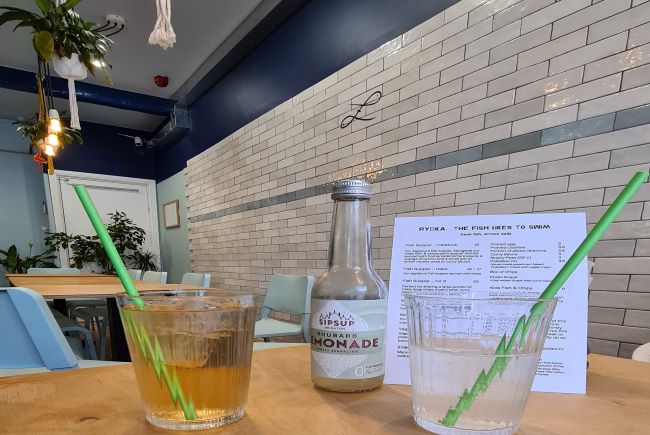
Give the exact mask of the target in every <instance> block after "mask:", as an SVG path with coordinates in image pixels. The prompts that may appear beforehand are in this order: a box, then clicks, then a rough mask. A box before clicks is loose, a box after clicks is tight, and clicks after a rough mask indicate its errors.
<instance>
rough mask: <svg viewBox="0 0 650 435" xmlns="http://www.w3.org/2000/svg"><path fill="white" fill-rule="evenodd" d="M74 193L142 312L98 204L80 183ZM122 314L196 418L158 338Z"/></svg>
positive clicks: (176, 395)
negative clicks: (96, 206)
mask: <svg viewBox="0 0 650 435" xmlns="http://www.w3.org/2000/svg"><path fill="white" fill-rule="evenodd" d="M74 190H75V192H77V196H78V197H79V201H81V205H83V208H84V210H85V211H86V214H87V215H88V219H90V223H91V224H92V225H93V228H94V229H95V232H96V233H97V237H99V241H100V242H101V243H102V246H103V247H104V250H105V251H106V255H108V258H109V260H110V261H111V264H112V265H113V268H114V269H115V272H116V273H117V276H118V277H119V278H120V281H121V282H122V286H123V287H124V290H125V291H126V294H127V295H129V296H130V297H132V298H133V302H134V303H135V305H136V306H137V307H138V308H140V309H143V308H144V307H145V305H144V302H143V301H142V299H140V294H139V293H138V289H137V288H136V286H135V284H134V283H133V281H132V280H131V276H130V275H129V272H128V271H127V270H126V266H125V265H124V262H123V261H122V258H121V257H120V254H119V253H118V252H117V249H116V248H115V244H114V243H113V240H112V239H111V236H110V235H109V234H108V231H107V230H106V227H104V223H103V222H102V219H101V217H100V216H99V213H97V209H96V208H95V204H93V200H92V199H91V198H90V195H88V191H87V190H86V186H83V185H81V184H78V185H76V186H75V187H74ZM122 314H123V315H124V318H125V323H126V325H127V328H128V330H129V334H130V335H131V337H132V338H133V339H135V340H136V341H137V343H138V346H139V347H140V350H141V354H142V356H143V358H144V359H145V360H147V361H149V362H150V363H151V364H152V365H153V368H154V370H155V372H156V378H157V379H158V382H159V383H160V384H161V385H162V381H163V380H164V381H165V384H166V385H167V391H169V395H170V396H171V398H172V401H173V402H174V404H180V406H181V409H182V410H183V414H184V415H185V419H186V420H195V419H197V418H198V415H197V414H196V409H195V408H194V403H193V402H192V399H191V398H190V400H189V401H187V400H186V398H185V394H183V389H182V388H181V384H180V382H179V380H178V377H177V375H176V369H175V368H173V370H172V373H171V374H170V373H169V369H168V368H167V364H166V363H165V359H164V356H163V354H162V349H161V347H160V343H159V342H158V338H157V337H154V340H153V343H152V340H151V339H150V338H149V337H148V336H147V332H146V330H145V329H144V327H143V326H140V327H139V328H138V326H137V325H136V324H135V321H134V320H133V318H132V317H131V316H130V315H129V313H128V312H126V311H123V312H122Z"/></svg>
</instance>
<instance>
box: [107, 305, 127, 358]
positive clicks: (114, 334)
mask: <svg viewBox="0 0 650 435" xmlns="http://www.w3.org/2000/svg"><path fill="white" fill-rule="evenodd" d="M106 306H107V307H108V328H109V331H110V334H111V355H112V359H113V361H131V356H130V355H129V348H128V347H127V345H126V336H125V335H124V328H122V321H121V320H120V313H119V311H118V310H117V301H116V300H115V298H107V299H106Z"/></svg>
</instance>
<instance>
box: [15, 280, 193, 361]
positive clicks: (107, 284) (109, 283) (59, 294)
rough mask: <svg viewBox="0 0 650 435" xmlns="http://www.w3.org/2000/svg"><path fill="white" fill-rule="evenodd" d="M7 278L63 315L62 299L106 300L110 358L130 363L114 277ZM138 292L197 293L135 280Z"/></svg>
mask: <svg viewBox="0 0 650 435" xmlns="http://www.w3.org/2000/svg"><path fill="white" fill-rule="evenodd" d="M7 279H8V280H9V282H11V284H13V285H14V286H16V287H25V288H29V289H32V290H34V291H37V292H38V293H40V294H41V295H42V296H43V297H44V298H47V299H50V298H51V299H54V308H56V309H57V310H59V311H60V312H61V313H63V314H64V315H67V314H68V313H67V310H66V303H65V299H66V298H106V306H107V308H108V327H109V330H110V338H111V356H112V359H113V360H114V361H131V359H130V357H129V349H128V348H127V345H126V337H125V336H124V329H123V328H122V322H121V321H120V315H119V312H118V310H117V303H116V302H115V295H116V294H118V293H124V288H123V287H122V284H121V283H120V280H119V279H118V278H117V277H116V276H110V275H99V274H81V275H47V274H43V275H28V274H7ZM135 286H136V287H137V288H138V290H139V291H147V290H174V289H176V290H178V289H183V290H201V289H205V288H206V287H199V286H193V285H184V284H158V283H155V282H147V281H135Z"/></svg>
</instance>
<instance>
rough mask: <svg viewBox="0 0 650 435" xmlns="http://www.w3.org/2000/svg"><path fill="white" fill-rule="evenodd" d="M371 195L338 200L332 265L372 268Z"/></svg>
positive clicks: (330, 265)
mask: <svg viewBox="0 0 650 435" xmlns="http://www.w3.org/2000/svg"><path fill="white" fill-rule="evenodd" d="M368 203H369V201H368V200H367V199H355V200H347V201H346V200H335V201H334V216H333V219H332V232H331V236H330V248H329V268H330V269H331V268H334V267H340V268H346V269H366V270H370V269H371V264H372V259H371V249H370V217H369V215H368Z"/></svg>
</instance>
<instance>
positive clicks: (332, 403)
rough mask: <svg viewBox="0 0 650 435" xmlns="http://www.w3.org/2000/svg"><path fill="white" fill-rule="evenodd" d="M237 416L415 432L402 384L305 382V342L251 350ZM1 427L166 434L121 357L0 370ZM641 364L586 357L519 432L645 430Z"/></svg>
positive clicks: (648, 413) (281, 429)
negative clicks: (580, 380)
mask: <svg viewBox="0 0 650 435" xmlns="http://www.w3.org/2000/svg"><path fill="white" fill-rule="evenodd" d="M246 414H247V415H246V416H245V417H244V418H243V419H242V420H241V421H239V422H237V423H234V424H232V425H230V426H226V427H225V428H222V429H219V430H215V431H214V432H219V433H229V434H337V435H338V434H409V433H414V434H417V433H420V434H424V433H426V432H424V431H423V430H421V429H420V428H419V427H418V426H417V425H416V424H415V423H414V422H413V419H412V417H411V395H410V388H409V387H405V386H395V385H384V386H383V387H382V388H380V389H379V390H376V391H371V392H368V393H357V394H342V393H329V392H325V391H321V390H317V389H315V388H313V387H312V385H311V382H310V379H309V348H308V347H307V346H298V347H288V348H282V349H270V350H260V351H255V352H254V353H253V369H252V373H251V388H250V397H249V404H248V407H247V412H246ZM0 428H1V429H0V431H2V432H5V433H50V434H53V433H66V434H77V433H78V434H88V433H111V434H136V433H137V434H140V433H171V432H166V431H163V430H159V429H156V428H155V427H153V426H151V425H149V424H148V423H147V422H146V421H145V419H144V414H143V411H142V404H141V403H140V397H139V394H138V391H137V387H136V383H135V378H134V375H133V370H132V369H131V366H130V365H123V366H112V367H106V368H97V369H83V370H73V371H68V372H58V373H43V374H37V375H27V376H12V377H7V378H0ZM649 429H650V364H648V363H642V362H637V361H631V360H624V359H617V358H611V357H605V356H600V355H591V356H590V367H589V371H588V377H587V395H586V396H581V395H570V394H548V393H532V394H531V395H530V398H529V400H528V404H527V405H526V410H525V412H524V418H523V422H522V425H521V429H520V431H519V434H521V435H540V434H571V435H577V434H590V435H598V434H608V435H611V434H621V435H627V434H635V435H636V434H647V433H649V432H650V431H649Z"/></svg>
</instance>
